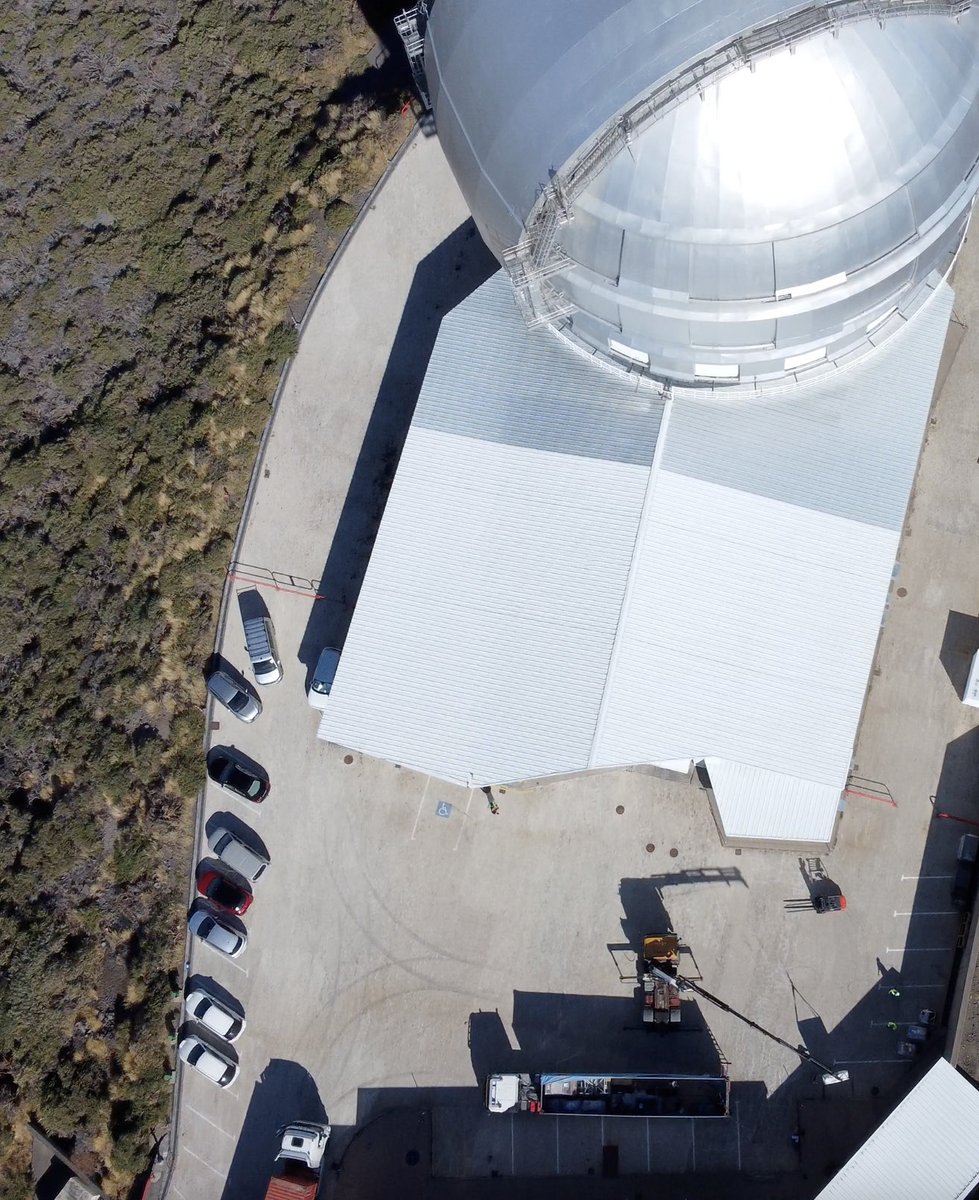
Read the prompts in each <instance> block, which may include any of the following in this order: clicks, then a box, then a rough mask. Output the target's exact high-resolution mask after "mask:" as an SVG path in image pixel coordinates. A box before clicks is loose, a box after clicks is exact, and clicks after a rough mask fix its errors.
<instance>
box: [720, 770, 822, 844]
mask: <svg viewBox="0 0 979 1200" xmlns="http://www.w3.org/2000/svg"><path fill="white" fill-rule="evenodd" d="M703 762H704V766H705V767H706V768H707V774H708V776H709V777H710V783H711V790H712V791H713V793H714V800H715V803H716V805H717V815H718V816H719V817H720V820H721V824H722V825H723V826H724V832H725V833H726V834H727V836H728V837H730V838H755V837H758V829H759V827H760V826H762V824H763V827H764V829H765V831H766V834H765V836H766V837H770V838H778V837H784V838H785V839H787V840H789V841H793V842H814V843H823V842H827V841H828V840H829V835H831V834H832V831H833V822H834V820H835V818H836V810H837V807H838V805H839V802H840V792H841V791H842V784H841V783H839V782H836V783H816V782H815V781H814V780H812V779H799V778H798V777H796V776H793V775H786V774H784V773H782V772H779V771H766V770H763V769H762V768H760V767H750V766H747V765H746V764H745V763H738V762H728V761H726V760H725V759H723V758H706V759H704V760H703ZM783 830H784V831H785V832H784V833H783V832H781V831H783Z"/></svg>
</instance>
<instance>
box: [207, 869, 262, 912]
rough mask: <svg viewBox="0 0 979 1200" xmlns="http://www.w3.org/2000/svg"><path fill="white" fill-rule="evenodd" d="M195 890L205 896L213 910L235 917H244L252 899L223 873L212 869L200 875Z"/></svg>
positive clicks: (248, 893) (249, 893)
mask: <svg viewBox="0 0 979 1200" xmlns="http://www.w3.org/2000/svg"><path fill="white" fill-rule="evenodd" d="M197 890H198V892H199V893H200V894H201V895H202V896H206V897H207V899H208V900H210V902H211V903H212V904H213V905H214V906H215V908H220V909H221V910H222V911H223V912H229V913H234V915H235V916H236V917H241V916H244V914H245V913H246V912H248V910H249V908H251V904H252V900H253V899H254V897H253V896H252V894H251V892H250V891H248V890H247V889H246V888H243V887H241V886H240V885H239V884H237V883H235V882H234V880H232V879H229V878H228V876H227V875H225V873H224V872H223V871H217V870H215V869H214V868H213V867H211V868H209V869H208V870H206V871H204V872H203V873H202V874H201V877H200V879H198V881H197Z"/></svg>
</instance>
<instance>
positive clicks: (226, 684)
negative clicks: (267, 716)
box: [207, 667, 262, 721]
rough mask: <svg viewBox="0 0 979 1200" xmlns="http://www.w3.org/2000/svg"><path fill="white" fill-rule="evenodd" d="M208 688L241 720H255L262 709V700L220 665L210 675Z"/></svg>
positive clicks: (216, 698)
mask: <svg viewBox="0 0 979 1200" xmlns="http://www.w3.org/2000/svg"><path fill="white" fill-rule="evenodd" d="M207 690H208V691H209V692H210V693H211V695H212V696H213V697H214V698H215V700H217V701H219V703H221V704H223V705H224V707H225V708H226V709H228V710H229V711H230V712H233V713H234V715H235V716H236V717H237V718H238V719H239V720H240V721H254V720H255V718H256V717H257V716H258V714H259V713H260V712H261V711H262V702H261V701H260V700H259V699H257V697H255V696H253V695H252V694H251V692H249V691H246V689H245V688H243V687H242V686H241V685H240V684H239V683H236V682H235V681H234V680H233V679H232V678H231V676H230V675H229V674H228V673H227V671H222V670H221V669H220V667H219V668H218V669H217V670H216V671H212V672H211V674H210V675H208V677H207Z"/></svg>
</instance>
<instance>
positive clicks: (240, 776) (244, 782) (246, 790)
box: [225, 767, 262, 797]
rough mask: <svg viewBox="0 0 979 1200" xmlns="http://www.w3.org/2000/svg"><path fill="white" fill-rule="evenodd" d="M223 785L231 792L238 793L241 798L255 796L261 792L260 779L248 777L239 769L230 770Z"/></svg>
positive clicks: (252, 776)
mask: <svg viewBox="0 0 979 1200" xmlns="http://www.w3.org/2000/svg"><path fill="white" fill-rule="evenodd" d="M225 783H226V784H227V786H228V787H229V788H231V790H232V791H235V792H239V793H240V794H241V795H242V796H248V797H252V796H257V795H258V793H259V792H260V791H261V790H262V781H261V779H256V778H255V776H254V775H248V774H247V773H246V772H245V771H242V770H241V768H240V767H232V768H231V770H230V771H229V772H228V774H227V778H226V779H225Z"/></svg>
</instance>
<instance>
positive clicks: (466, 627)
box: [319, 0, 979, 848]
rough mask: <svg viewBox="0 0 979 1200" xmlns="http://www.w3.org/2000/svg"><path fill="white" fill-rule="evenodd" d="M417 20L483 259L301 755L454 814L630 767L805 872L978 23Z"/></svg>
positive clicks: (435, 16) (901, 501) (964, 143)
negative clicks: (487, 273) (374, 772)
mask: <svg viewBox="0 0 979 1200" xmlns="http://www.w3.org/2000/svg"><path fill="white" fill-rule="evenodd" d="M429 8H430V10H431V11H430V13H429V11H428V9H429ZM417 18H418V20H419V24H420V27H422V28H423V27H424V26H425V23H426V18H427V31H426V33H425V38H424V43H422V40H421V38H420V37H416V38H415V41H414V42H413V43H412V42H411V41H410V40H408V39H406V44H408V46H409V53H410V54H413V55H414V57H413V62H414V64H415V66H416V68H418V69H419V70H421V66H422V57H423V63H424V74H425V80H424V82H425V86H426V88H427V92H428V94H429V95H430V96H431V101H432V106H433V109H434V124H435V131H436V133H437V135H438V138H439V141H440V144H441V147H442V150H443V151H444V154H445V158H446V159H447V161H448V164H449V166H450V167H451V169H452V172H453V174H454V176H455V178H456V180H457V182H458V184H459V188H460V190H461V192H462V196H463V198H464V199H465V201H466V204H467V206H468V208H469V211H470V212H471V214H472V217H473V219H474V221H475V224H476V227H477V228H478V230H479V232H480V233H481V234H482V237H483V240H484V241H485V242H486V244H487V246H488V247H489V248H490V250H491V251H492V252H493V254H494V255H495V257H496V259H497V260H498V262H499V264H500V269H499V270H497V271H496V272H495V273H494V274H493V275H492V276H491V277H490V278H489V279H488V280H486V282H485V283H483V284H482V285H481V286H479V287H478V288H476V290H475V291H473V292H472V293H471V294H470V295H468V296H467V297H466V298H465V299H464V300H462V302H461V303H459V304H458V305H457V306H456V307H455V308H453V309H452V310H451V311H449V312H447V313H445V314H444V316H442V317H441V323H440V325H439V330H438V335H437V338H436V340H435V345H434V348H433V350H432V353H431V357H430V360H428V361H427V369H426V373H425V378H424V382H423V384H422V385H421V389H420V394H419V396H418V400H417V405H416V407H415V410H414V417H413V420H412V424H411V428H410V430H409V432H408V436H407V439H406V441H405V445H404V449H403V451H402V454H401V460H400V465H399V467H398V471H397V474H396V476H395V479H394V484H393V486H392V489H391V493H390V497H389V499H388V502H387V507H386V509H385V512H384V518H383V521H382V522H381V526H380V529H379V532H378V536H377V540H376V542H375V544H374V549H373V553H372V557H371V560H370V564H369V566H368V568H367V572H366V575H365V577H364V580H363V586H362V588H361V589H360V595H359V599H358V602H357V607H356V610H355V611H354V613H353V616H352V619H351V622H350V627H349V631H348V633H347V636H346V640H345V642H344V645H343V652H342V656H341V660H340V665H339V667H338V670H337V676H336V682H335V684H334V687H333V690H332V692H331V694H330V700H329V705H328V706H327V707H326V708H325V709H324V711H323V716H322V719H321V724H320V731H319V736H320V737H321V738H323V739H324V740H326V741H329V742H332V743H335V744H338V745H341V746H344V747H350V748H353V749H356V750H360V751H362V752H364V753H367V754H370V755H372V756H374V757H377V758H382V759H389V760H391V761H393V762H395V763H398V764H401V765H402V766H405V767H412V768H415V769H416V770H418V771H421V772H424V773H426V774H428V775H430V776H435V777H437V778H440V779H443V780H448V781H450V782H452V783H455V784H458V785H461V786H462V787H469V788H470V789H471V788H473V787H486V786H493V785H499V784H507V785H512V786H517V785H520V784H529V783H534V784H537V783H540V782H541V781H544V780H552V781H553V780H556V779H559V778H560V777H562V776H567V775H571V774H579V773H585V772H587V773H600V772H603V771H617V770H628V769H631V768H648V767H653V768H656V769H657V770H660V771H666V772H668V773H671V774H672V773H678V774H679V775H680V776H681V777H685V778H686V781H685V782H683V781H681V782H678V783H677V784H676V786H677V787H678V788H681V789H685V788H692V785H693V784H695V783H697V784H699V785H700V787H701V788H702V789H703V791H704V793H705V794H706V797H707V800H708V802H709V804H710V807H711V811H712V813H713V815H714V817H715V820H716V822H717V825H718V828H719V831H720V834H721V837H722V839H723V840H724V841H725V842H726V843H727V844H729V845H731V844H733V845H762V846H772V847H780V848H798V847H800V846H810V847H826V846H830V845H832V843H833V841H834V839H835V837H836V836H837V831H838V828H839V818H840V814H841V813H842V811H843V809H844V807H845V797H846V795H847V794H848V790H849V789H850V785H851V782H852V774H853V763H854V746H855V744H856V741H857V735H858V730H859V726H860V721H861V714H862V712H863V711H864V705H865V700H866V698H867V686H868V681H869V679H870V678H871V673H872V670H873V667H874V662H875V657H876V655H877V645H878V638H879V636H880V631H881V627H882V624H883V622H884V621H885V620H886V616H887V612H888V604H889V598H890V595H891V592H892V589H893V588H894V587H895V586H896V584H895V580H896V578H897V576H898V572H899V569H900V568H899V565H898V567H897V568H895V563H896V562H897V561H898V560H899V557H900V547H901V536H902V531H903V530H904V528H905V520H906V514H907V509H908V501H909V497H910V495H911V491H912V487H913V484H914V479H915V472H916V469H917V464H918V459H919V455H920V452H921V447H922V443H923V439H924V435H925V430H926V428H927V425H928V417H929V414H930V412H931V406H932V402H933V398H934V389H935V382H936V379H937V377H938V368H939V363H940V361H941V356H942V352H943V348H944V345H945V340H946V333H947V330H948V325H949V318H950V315H951V312H952V301H953V293H952V288H951V285H950V282H949V276H950V273H951V269H952V267H953V264H954V261H955V258H956V254H957V252H958V250H959V249H960V247H961V245H962V242H963V239H964V236H965V231H966V228H967V224H968V220H969V217H970V213H971V209H972V206H973V201H974V198H975V195H976V191H977V188H979V165H977V164H979V9H974V8H970V7H969V4H968V2H967V0H874V2H873V3H871V4H868V3H857V2H854V0H831V2H829V3H824V4H815V5H809V6H806V7H796V8H791V7H788V6H787V5H786V4H785V0H433V3H432V4H431V5H430V6H422V5H419V9H418V10H417ZM416 32H419V31H416ZM412 46H414V49H413V50H412ZM422 46H423V49H422ZM443 166H444V164H443ZM463 230H464V231H465V236H468V233H469V232H470V231H469V230H468V229H467V228H466V227H463ZM458 232H459V231H457V233H458ZM434 299H435V300H436V301H437V300H438V299H439V298H438V297H435V298H434ZM868 711H870V709H869V707H868ZM668 786H670V785H668ZM595 788H596V793H597V792H598V791H599V790H600V788H601V784H600V782H598V783H596V784H595ZM514 794H515V793H514V792H511V793H510V795H511V796H512V795H514ZM683 794H684V795H687V794H688V793H687V792H686V791H685V792H684V793H683ZM655 795H656V793H655V791H654V789H652V788H651V789H650V798H651V800H654V799H655ZM470 798H471V797H470Z"/></svg>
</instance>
